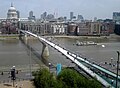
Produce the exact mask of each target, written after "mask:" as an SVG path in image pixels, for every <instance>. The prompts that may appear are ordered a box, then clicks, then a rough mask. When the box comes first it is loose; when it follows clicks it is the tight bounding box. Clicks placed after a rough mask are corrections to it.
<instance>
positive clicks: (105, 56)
mask: <svg viewBox="0 0 120 88" xmlns="http://www.w3.org/2000/svg"><path fill="white" fill-rule="evenodd" d="M50 40H51V41H53V42H55V43H56V44H59V45H60V46H62V47H64V48H66V49H68V50H69V51H71V52H74V53H77V54H79V55H81V56H83V57H86V58H87V59H89V60H90V61H92V62H95V63H98V64H101V65H104V63H105V62H107V63H111V62H112V64H115V63H116V60H117V52H116V51H117V50H119V51H120V38H110V39H96V38H94V39H88V38H77V39H74V38H52V39H50ZM77 40H79V41H91V40H92V41H95V42H97V43H98V45H93V46H76V45H75V43H76V41H77ZM28 44H29V45H30V46H31V47H32V48H34V50H35V51H36V52H37V53H39V54H41V52H42V44H41V42H40V41H39V40H37V39H35V40H33V39H31V40H29V41H28ZM102 45H104V46H105V47H102ZM48 47H49V52H50V56H49V58H48V61H50V62H51V63H52V64H54V65H56V64H57V63H61V64H62V65H67V66H70V65H73V64H72V63H71V61H69V60H68V59H66V57H64V56H63V55H62V54H61V53H59V52H57V51H56V50H54V49H53V48H51V47H50V46H48ZM111 58H113V59H111ZM111 60H112V61H111ZM30 64H31V65H32V66H33V67H34V66H37V65H38V64H43V63H42V61H41V58H40V57H39V56H37V57H36V55H34V54H33V53H31V50H30V49H28V48H27V47H26V46H25V45H24V44H23V43H22V42H21V41H20V40H19V39H6V40H0V70H7V69H10V68H11V67H12V66H14V65H15V66H16V68H19V69H23V68H28V67H29V65H30ZM106 68H107V69H111V66H109V65H106ZM112 68H113V70H115V67H112Z"/></svg>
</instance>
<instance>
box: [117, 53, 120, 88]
mask: <svg viewBox="0 0 120 88" xmlns="http://www.w3.org/2000/svg"><path fill="white" fill-rule="evenodd" d="M117 54H118V60H117V76H116V88H117V87H118V69H119V56H120V52H119V51H117Z"/></svg>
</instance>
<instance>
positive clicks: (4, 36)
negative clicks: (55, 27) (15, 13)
mask: <svg viewBox="0 0 120 88" xmlns="http://www.w3.org/2000/svg"><path fill="white" fill-rule="evenodd" d="M41 37H43V38H46V37H51V38H72V39H81V38H82V39H111V38H120V36H118V35H115V34H111V35H110V36H67V35H51V36H48V35H47V36H41ZM7 39H19V34H10V35H8V34H4V35H0V40H7ZM28 39H36V38H34V37H32V36H29V37H28Z"/></svg>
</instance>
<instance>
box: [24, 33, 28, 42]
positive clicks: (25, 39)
mask: <svg viewBox="0 0 120 88" xmlns="http://www.w3.org/2000/svg"><path fill="white" fill-rule="evenodd" d="M24 41H25V43H26V44H27V43H28V35H27V33H25V35H24Z"/></svg>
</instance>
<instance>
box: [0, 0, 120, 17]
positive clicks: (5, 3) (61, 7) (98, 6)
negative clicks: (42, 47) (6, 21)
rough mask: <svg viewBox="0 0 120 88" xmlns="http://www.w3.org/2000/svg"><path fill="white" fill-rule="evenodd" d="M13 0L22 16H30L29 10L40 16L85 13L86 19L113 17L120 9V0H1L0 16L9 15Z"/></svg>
mask: <svg viewBox="0 0 120 88" xmlns="http://www.w3.org/2000/svg"><path fill="white" fill-rule="evenodd" d="M11 2H13V5H14V7H15V8H16V9H17V10H19V11H20V16H21V17H28V13H29V11H31V10H32V11H33V12H34V15H35V16H36V17H37V18H39V17H40V14H41V13H43V12H45V11H46V12H48V13H50V14H54V13H57V15H56V16H67V17H68V18H69V13H70V12H71V11H72V12H74V15H78V14H80V15H83V17H84V18H85V19H93V18H94V17H97V18H102V19H105V18H112V13H113V12H115V11H117V12H119V11H120V0H0V17H7V11H8V9H9V7H10V4H11Z"/></svg>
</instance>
